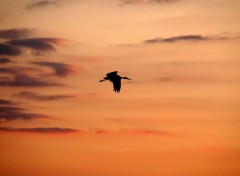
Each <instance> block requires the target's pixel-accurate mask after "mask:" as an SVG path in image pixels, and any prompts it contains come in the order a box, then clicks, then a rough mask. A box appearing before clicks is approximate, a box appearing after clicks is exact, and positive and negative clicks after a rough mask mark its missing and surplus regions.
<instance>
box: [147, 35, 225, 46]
mask: <svg viewBox="0 0 240 176" xmlns="http://www.w3.org/2000/svg"><path fill="white" fill-rule="evenodd" d="M221 39H225V38H224V37H220V36H218V37H214V36H202V35H180V36H175V37H169V38H154V39H148V40H144V41H143V43H145V44H156V43H175V42H180V41H192V42H197V41H208V40H221Z"/></svg>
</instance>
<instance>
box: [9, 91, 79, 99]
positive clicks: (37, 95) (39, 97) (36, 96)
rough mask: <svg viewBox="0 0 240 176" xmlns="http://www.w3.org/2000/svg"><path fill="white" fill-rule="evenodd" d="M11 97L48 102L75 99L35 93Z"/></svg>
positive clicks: (21, 93)
mask: <svg viewBox="0 0 240 176" xmlns="http://www.w3.org/2000/svg"><path fill="white" fill-rule="evenodd" d="M13 97H16V98H21V99H30V100H34V101H49V100H60V99H64V98H72V97H75V96H73V95H41V94H38V93H35V92H27V91H24V92H20V93H16V94H14V95H13Z"/></svg>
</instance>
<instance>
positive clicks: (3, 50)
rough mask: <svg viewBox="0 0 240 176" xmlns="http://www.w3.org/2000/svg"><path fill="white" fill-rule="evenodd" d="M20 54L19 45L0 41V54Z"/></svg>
mask: <svg viewBox="0 0 240 176" xmlns="http://www.w3.org/2000/svg"><path fill="white" fill-rule="evenodd" d="M20 54H22V52H21V50H20V48H19V47H16V46H13V45H10V44H3V43H0V55H8V56H17V55H20Z"/></svg>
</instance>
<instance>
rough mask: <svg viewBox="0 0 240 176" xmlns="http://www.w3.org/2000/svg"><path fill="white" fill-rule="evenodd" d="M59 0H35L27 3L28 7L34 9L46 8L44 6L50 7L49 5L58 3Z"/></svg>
mask: <svg viewBox="0 0 240 176" xmlns="http://www.w3.org/2000/svg"><path fill="white" fill-rule="evenodd" d="M58 3H59V0H58V1H56V0H52V1H50V0H39V1H35V2H31V3H30V4H28V5H27V9H29V10H32V9H35V8H44V7H48V6H55V5H58Z"/></svg>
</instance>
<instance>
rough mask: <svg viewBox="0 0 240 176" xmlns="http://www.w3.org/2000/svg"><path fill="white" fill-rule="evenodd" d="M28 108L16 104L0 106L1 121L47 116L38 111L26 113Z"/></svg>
mask: <svg viewBox="0 0 240 176" xmlns="http://www.w3.org/2000/svg"><path fill="white" fill-rule="evenodd" d="M25 110H26V109H24V108H20V107H16V106H0V112H1V113H0V122H7V121H13V120H19V119H22V120H32V119H36V118H47V116H45V115H42V114H36V113H26V112H25Z"/></svg>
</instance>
